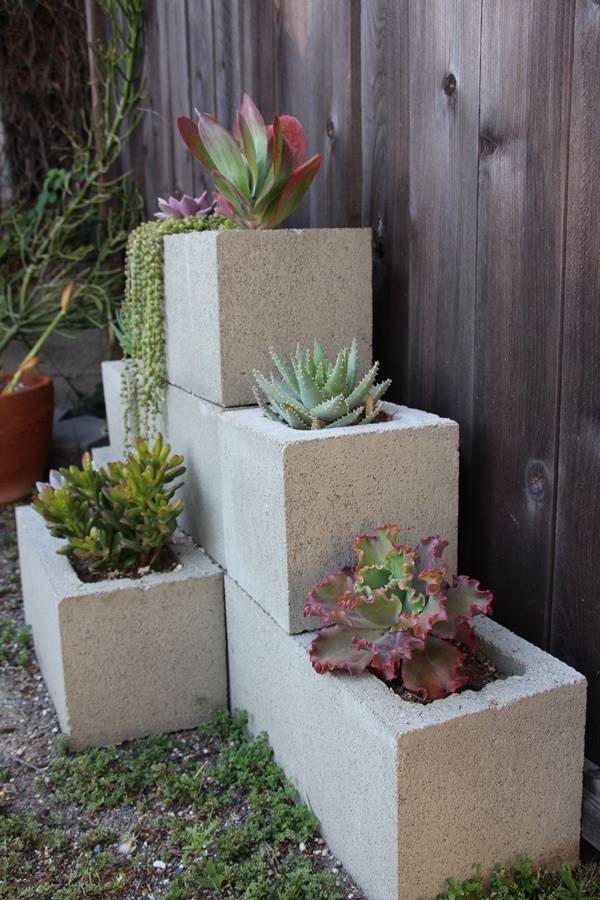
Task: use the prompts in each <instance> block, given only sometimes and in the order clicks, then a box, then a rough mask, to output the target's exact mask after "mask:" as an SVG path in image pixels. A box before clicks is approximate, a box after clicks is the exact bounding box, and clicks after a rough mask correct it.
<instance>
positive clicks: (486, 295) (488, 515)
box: [468, 0, 572, 646]
mask: <svg viewBox="0 0 600 900" xmlns="http://www.w3.org/2000/svg"><path fill="white" fill-rule="evenodd" d="M571 39H572V4H570V3H564V2H563V0H531V2H528V3H521V2H520V0H485V2H484V4H483V16H482V35H481V101H480V103H481V107H480V133H481V135H482V140H481V159H480V168H479V213H478V255H477V312H476V321H475V330H476V331H475V333H476V337H475V370H474V434H473V440H474V445H473V466H472V473H471V491H472V501H473V503H472V506H471V515H470V521H469V523H468V528H469V530H470V531H471V536H470V540H471V554H470V555H469V560H470V562H472V567H473V568H474V574H476V575H477V577H478V578H480V579H481V580H482V582H483V583H484V584H485V585H486V586H489V587H491V588H492V589H493V591H494V594H495V596H496V603H495V613H496V616H497V617H498V618H499V619H500V621H502V622H503V623H504V624H506V625H508V626H509V627H511V628H515V629H516V630H517V631H518V632H519V633H520V634H522V635H523V636H524V637H527V638H529V639H531V640H533V641H534V642H535V643H537V644H539V645H542V646H544V645H545V643H546V640H547V627H548V612H549V602H550V593H551V576H552V560H553V550H552V547H553V538H554V529H553V518H554V480H555V479H554V465H555V451H556V427H557V412H558V391H559V383H558V372H559V369H560V345H561V308H562V271H563V228H564V198H565V183H566V174H567V147H568V125H569V96H570V54H571Z"/></svg>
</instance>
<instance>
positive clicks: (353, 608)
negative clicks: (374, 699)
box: [304, 525, 493, 701]
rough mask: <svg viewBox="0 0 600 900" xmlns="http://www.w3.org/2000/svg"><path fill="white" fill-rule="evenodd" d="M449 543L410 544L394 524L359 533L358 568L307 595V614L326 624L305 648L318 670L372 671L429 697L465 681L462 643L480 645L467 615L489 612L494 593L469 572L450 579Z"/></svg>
mask: <svg viewBox="0 0 600 900" xmlns="http://www.w3.org/2000/svg"><path fill="white" fill-rule="evenodd" d="M447 544H448V542H447V541H446V540H444V539H443V538H441V537H439V536H434V537H428V538H424V539H423V540H422V541H420V542H419V543H418V544H417V546H416V547H408V546H406V545H405V544H403V543H402V542H401V539H400V529H399V527H398V526H397V525H385V526H383V527H381V528H378V529H376V531H375V532H374V533H373V534H369V535H360V536H359V537H357V538H356V539H355V541H354V543H353V545H352V548H353V550H354V551H355V553H356V554H357V556H358V559H357V562H356V564H355V566H354V567H353V568H350V567H347V568H344V569H342V570H340V571H338V572H334V573H333V574H332V575H329V576H328V577H327V578H325V579H324V580H323V581H321V582H319V583H318V584H316V585H315V586H314V587H313V589H312V590H311V591H310V593H309V595H308V598H307V601H306V606H305V610H304V614H305V615H306V616H318V617H319V618H320V619H321V621H322V622H324V623H325V624H326V625H327V626H328V627H326V628H323V629H322V630H321V631H319V633H318V634H317V637H316V638H315V639H314V640H313V642H312V644H311V646H310V651H309V652H310V660H311V663H312V665H313V667H314V668H315V670H316V671H317V672H327V671H331V670H334V669H345V670H347V671H348V672H350V673H351V674H353V675H356V674H359V673H361V672H364V671H365V670H366V669H371V670H372V671H373V672H375V673H376V674H378V675H380V676H381V677H383V678H384V679H385V680H386V681H393V680H395V679H398V678H401V679H402V682H403V684H404V686H405V687H406V688H407V689H408V690H409V691H413V692H414V693H416V694H419V695H420V696H421V697H422V699H423V700H426V701H429V700H437V699H440V698H441V697H445V696H447V695H448V694H451V693H454V692H455V691H457V690H459V689H460V688H462V687H464V686H465V685H466V684H467V683H468V679H467V676H466V675H465V674H464V672H463V671H462V669H463V665H464V662H465V659H464V654H463V651H462V649H461V648H466V649H467V650H468V651H470V652H471V653H474V652H475V651H476V650H477V649H478V640H477V636H476V634H475V632H474V630H473V628H472V627H471V624H470V620H471V619H472V618H473V617H474V616H477V615H488V614H489V613H491V609H492V600H493V597H492V594H491V593H490V591H484V590H481V588H480V586H479V582H477V581H475V580H474V579H472V578H468V577H466V576H464V575H458V576H454V577H453V578H451V577H449V575H448V570H447V566H446V563H445V561H444V560H443V559H442V553H443V551H444V549H445V547H446V546H447Z"/></svg>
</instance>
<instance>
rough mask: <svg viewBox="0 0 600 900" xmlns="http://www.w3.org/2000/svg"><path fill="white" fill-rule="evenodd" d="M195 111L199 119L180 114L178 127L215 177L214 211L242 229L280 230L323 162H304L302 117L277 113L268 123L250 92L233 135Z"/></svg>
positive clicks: (318, 160) (209, 118) (304, 149)
mask: <svg viewBox="0 0 600 900" xmlns="http://www.w3.org/2000/svg"><path fill="white" fill-rule="evenodd" d="M196 115H197V116H198V122H197V123H195V122H194V121H193V120H192V119H190V118H189V116H179V118H178V119H177V127H178V128H179V133H180V134H181V137H182V138H183V140H184V141H185V143H186V145H187V147H188V149H189V150H190V152H191V153H192V154H193V155H194V156H195V157H196V158H197V159H199V160H200V162H201V163H202V165H203V166H205V167H206V168H207V169H208V171H209V172H210V173H211V175H212V178H213V182H214V185H215V188H216V193H215V200H216V212H217V213H218V214H220V215H223V216H225V217H226V218H228V219H231V220H232V221H233V222H235V223H236V224H237V225H239V226H240V227H241V228H255V229H262V228H276V227H277V226H278V225H280V224H281V223H282V222H283V220H284V219H287V217H288V216H289V215H290V214H291V213H292V212H293V211H294V209H295V208H296V207H297V206H298V204H299V203H300V201H301V199H302V197H303V196H304V194H305V193H306V191H307V190H308V188H309V187H310V185H311V183H312V181H313V179H314V177H315V175H316V174H317V171H318V169H319V166H320V164H321V157H320V155H319V154H317V155H316V156H313V157H311V158H310V159H309V160H306V161H305V159H304V158H305V155H306V136H305V134H304V128H303V127H302V125H301V124H300V122H299V121H298V119H295V118H294V117H293V116H278V115H275V116H273V124H272V125H265V122H264V119H263V117H262V115H261V114H260V112H259V110H258V108H257V107H256V104H255V103H254V101H253V100H252V99H251V98H250V97H249V96H248V94H244V96H243V99H242V105H241V107H240V110H239V112H238V115H237V119H236V122H235V125H234V128H233V132H232V133H231V134H230V133H229V132H228V131H227V130H226V129H225V128H224V127H223V126H222V125H221V124H220V123H219V122H217V120H216V119H215V118H214V117H213V116H210V115H208V113H201V112H198V110H196Z"/></svg>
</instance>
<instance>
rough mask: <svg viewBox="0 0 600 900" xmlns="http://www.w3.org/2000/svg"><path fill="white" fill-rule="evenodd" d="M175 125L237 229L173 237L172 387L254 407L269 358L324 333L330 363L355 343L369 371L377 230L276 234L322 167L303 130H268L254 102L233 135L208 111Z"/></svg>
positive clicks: (279, 121)
mask: <svg viewBox="0 0 600 900" xmlns="http://www.w3.org/2000/svg"><path fill="white" fill-rule="evenodd" d="M177 123H178V126H179V131H180V133H181V135H182V137H183V139H184V141H185V143H186V144H187V146H188V148H189V150H190V152H191V153H193V154H194V156H195V157H196V158H197V159H199V161H200V162H201V163H202V165H204V166H205V167H206V168H207V169H208V170H209V172H210V173H211V175H212V178H213V181H214V184H215V188H216V193H215V198H216V212H217V213H218V214H220V215H221V216H223V217H225V218H227V219H228V220H230V221H231V222H232V223H233V225H234V226H235V227H234V228H233V229H225V230H220V231H216V232H214V231H213V232H210V233H208V232H204V233H201V234H198V233H189V234H183V235H173V236H167V237H165V242H164V254H165V256H164V265H165V328H166V335H165V337H166V366H167V380H168V381H169V383H170V384H172V385H176V386H177V387H179V388H182V389H183V390H186V391H188V392H190V393H192V394H194V395H196V396H198V397H201V398H204V399H206V400H209V401H211V402H213V403H216V404H219V405H221V406H225V407H231V406H244V405H247V404H249V403H252V402H253V396H252V385H251V384H250V382H249V380H248V374H249V373H250V372H252V370H253V369H261V368H263V367H264V366H265V365H266V364H267V363H268V348H269V347H270V346H274V347H279V348H280V349H281V351H282V352H292V351H293V350H294V348H295V346H296V343H297V342H298V341H300V343H302V344H304V343H307V342H308V341H310V340H312V336H313V335H314V334H315V333H318V334H320V335H321V339H322V342H323V345H324V347H325V350H326V351H327V352H330V353H331V352H333V351H334V350H335V348H336V344H337V342H338V341H341V342H345V343H349V342H350V340H351V339H352V337H353V336H356V338H357V342H358V350H359V354H360V356H361V359H362V362H363V363H364V364H369V365H370V363H371V352H372V351H371V347H372V312H371V302H370V297H371V235H370V230H369V229H366V228H362V229H349V228H339V229H305V230H302V229H280V228H279V226H280V225H281V224H282V223H283V222H284V221H285V219H286V218H287V217H288V216H289V215H290V214H291V213H292V212H293V211H294V209H295V208H296V206H297V205H298V203H299V202H300V200H301V199H302V197H303V196H304V194H305V192H306V191H307V190H308V188H309V186H310V185H311V183H312V181H313V179H314V177H315V175H316V174H317V171H318V169H319V165H320V161H321V158H320V156H319V155H316V156H313V157H312V158H310V159H308V160H306V161H305V156H306V137H305V134H304V129H303V128H302V125H301V124H300V122H299V121H298V120H297V119H295V118H294V117H292V116H283V115H282V116H277V115H276V116H274V117H273V123H272V125H269V126H267V125H265V122H264V120H263V118H262V116H261V114H260V112H259V110H258V109H257V107H256V105H255V104H254V102H253V101H252V100H251V98H250V97H249V96H248V95H247V94H245V95H244V97H243V100H242V104H241V107H240V110H239V113H238V116H237V120H236V123H235V126H234V129H233V132H232V134H229V132H227V130H226V129H225V128H223V126H222V125H220V124H219V122H217V121H216V120H215V119H214V118H213V117H212V116H210V115H208V114H206V113H198V121H197V123H195V122H193V121H192V120H191V119H190V118H188V117H186V116H181V117H180V118H179V119H178V120H177ZM199 360H201V361H202V362H201V364H200V363H199Z"/></svg>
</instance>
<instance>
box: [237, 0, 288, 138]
mask: <svg viewBox="0 0 600 900" xmlns="http://www.w3.org/2000/svg"><path fill="white" fill-rule="evenodd" d="M278 18H279V17H278V10H277V9H276V7H275V4H274V0H258V3H256V2H255V3H242V4H241V6H240V41H241V76H240V78H241V87H242V91H244V92H246V93H247V94H250V96H251V97H252V99H253V100H254V101H255V103H256V105H257V106H258V108H259V109H260V111H261V113H262V115H263V118H264V120H265V122H270V121H271V120H272V118H273V113H276V112H278V111H279V95H278V94H279V92H278V83H277V75H276V66H275V52H276V37H277V33H278Z"/></svg>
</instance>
